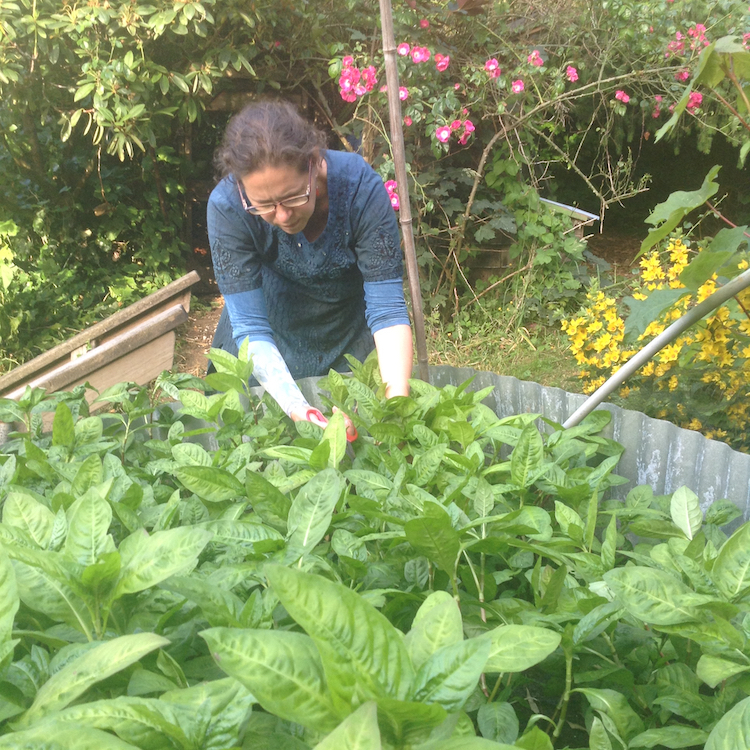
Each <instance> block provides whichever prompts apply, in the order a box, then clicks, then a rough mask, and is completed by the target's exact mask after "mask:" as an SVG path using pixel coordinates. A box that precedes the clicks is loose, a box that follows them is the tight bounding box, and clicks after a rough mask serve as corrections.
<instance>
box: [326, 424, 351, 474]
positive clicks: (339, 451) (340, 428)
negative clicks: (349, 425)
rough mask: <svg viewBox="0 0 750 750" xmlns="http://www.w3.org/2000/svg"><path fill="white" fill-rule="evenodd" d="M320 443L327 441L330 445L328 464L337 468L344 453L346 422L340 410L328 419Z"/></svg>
mask: <svg viewBox="0 0 750 750" xmlns="http://www.w3.org/2000/svg"><path fill="white" fill-rule="evenodd" d="M321 443H328V445H329V446H330V451H329V453H328V466H329V467H330V468H333V469H337V468H338V465H339V464H340V463H341V459H342V458H344V456H345V455H346V422H345V421H344V415H343V414H342V413H341V412H340V411H337V412H335V413H334V414H333V416H332V417H331V418H330V419H329V420H328V424H327V425H326V427H325V430H323V438H322V439H321Z"/></svg>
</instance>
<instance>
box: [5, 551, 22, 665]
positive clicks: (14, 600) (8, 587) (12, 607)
mask: <svg viewBox="0 0 750 750" xmlns="http://www.w3.org/2000/svg"><path fill="white" fill-rule="evenodd" d="M19 604H20V599H19V598H18V586H17V585H16V574H15V572H14V571H13V565H12V564H11V562H10V559H9V558H8V555H6V554H5V550H3V548H2V546H0V646H2V645H3V644H4V643H5V642H7V641H9V640H10V634H11V631H12V630H13V620H14V619H15V616H16V612H17V611H18V607H19ZM1 665H2V660H0V666H1Z"/></svg>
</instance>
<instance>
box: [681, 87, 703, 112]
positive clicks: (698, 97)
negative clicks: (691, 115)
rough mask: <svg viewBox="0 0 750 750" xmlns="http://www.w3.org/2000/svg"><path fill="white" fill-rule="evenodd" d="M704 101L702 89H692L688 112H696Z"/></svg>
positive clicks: (687, 107) (687, 106)
mask: <svg viewBox="0 0 750 750" xmlns="http://www.w3.org/2000/svg"><path fill="white" fill-rule="evenodd" d="M702 103H703V94H701V92H700V91H691V92H690V95H689V96H688V101H687V105H686V107H685V108H686V109H687V111H688V112H694V111H695V110H696V109H698V107H700V106H701V104H702Z"/></svg>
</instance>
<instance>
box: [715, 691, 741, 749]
mask: <svg viewBox="0 0 750 750" xmlns="http://www.w3.org/2000/svg"><path fill="white" fill-rule="evenodd" d="M746 747H750V698H745V699H744V700H742V701H740V702H739V703H738V704H737V705H736V706H734V707H733V708H731V709H729V711H727V712H726V713H725V714H724V716H722V717H721V719H719V722H718V724H717V725H716V726H715V727H714V728H713V729H712V730H711V734H709V735H708V740H707V741H706V745H705V748H704V750H730V749H731V750H734V749H735V748H736V749H737V750H744V748H746Z"/></svg>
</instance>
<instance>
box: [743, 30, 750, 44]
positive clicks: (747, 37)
mask: <svg viewBox="0 0 750 750" xmlns="http://www.w3.org/2000/svg"><path fill="white" fill-rule="evenodd" d="M742 44H743V46H745V47H750V33H748V34H743V36H742Z"/></svg>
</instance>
